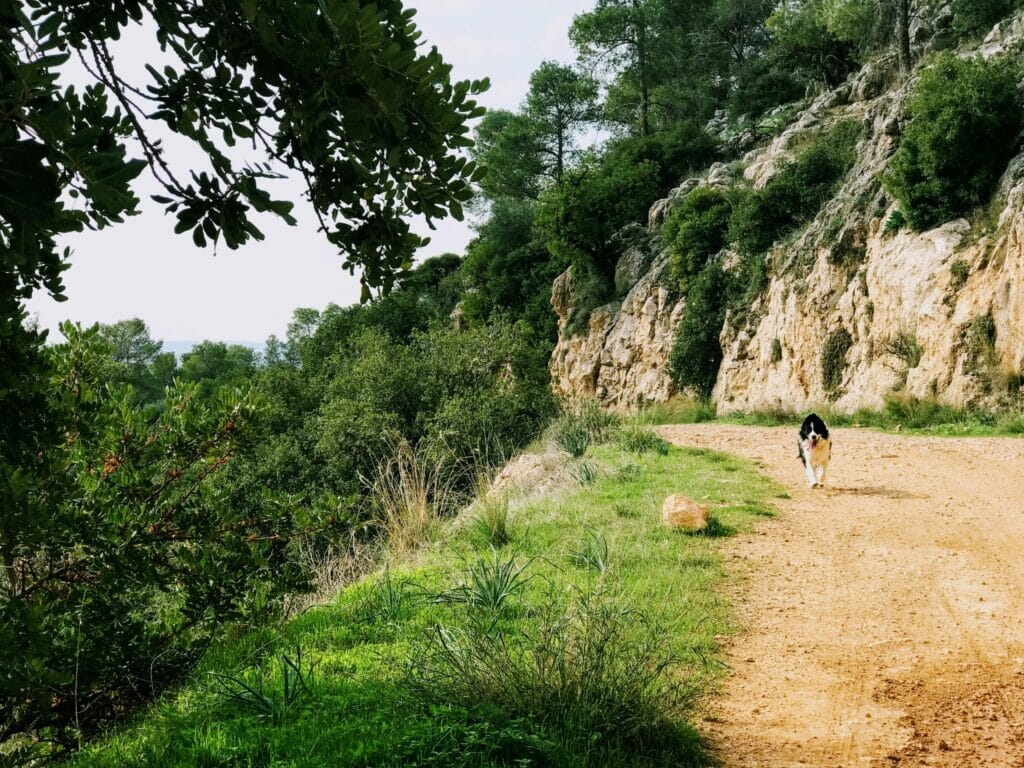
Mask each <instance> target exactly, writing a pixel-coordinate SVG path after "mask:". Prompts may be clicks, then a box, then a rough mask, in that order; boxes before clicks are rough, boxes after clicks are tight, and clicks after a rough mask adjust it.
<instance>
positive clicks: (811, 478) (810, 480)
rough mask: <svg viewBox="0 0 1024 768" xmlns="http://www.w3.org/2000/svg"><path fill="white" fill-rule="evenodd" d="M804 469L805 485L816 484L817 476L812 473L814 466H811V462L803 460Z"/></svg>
mask: <svg viewBox="0 0 1024 768" xmlns="http://www.w3.org/2000/svg"><path fill="white" fill-rule="evenodd" d="M804 469H805V470H806V471H807V487H808V488H813V487H814V486H816V485H817V484H818V478H817V476H816V475H815V474H814V467H812V466H811V462H810V461H808V460H806V459H805V460H804Z"/></svg>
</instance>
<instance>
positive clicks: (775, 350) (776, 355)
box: [770, 339, 782, 363]
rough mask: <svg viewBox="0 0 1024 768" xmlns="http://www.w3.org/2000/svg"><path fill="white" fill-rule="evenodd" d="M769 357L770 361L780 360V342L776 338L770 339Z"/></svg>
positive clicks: (776, 361)
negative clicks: (770, 351) (770, 350)
mask: <svg viewBox="0 0 1024 768" xmlns="http://www.w3.org/2000/svg"><path fill="white" fill-rule="evenodd" d="M770 359H771V361H772V363H778V362H781V361H782V342H781V341H779V340H778V339H772V353H771V358H770Z"/></svg>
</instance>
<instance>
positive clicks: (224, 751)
mask: <svg viewBox="0 0 1024 768" xmlns="http://www.w3.org/2000/svg"><path fill="white" fill-rule="evenodd" d="M635 442H636V441H632V443H631V444H635ZM642 447H643V446H641V448H642ZM581 461H582V462H585V463H586V465H587V466H588V469H587V470H586V471H582V472H579V473H578V477H580V478H582V481H581V482H582V483H584V484H580V485H578V486H576V487H575V488H573V489H570V490H567V491H566V492H565V493H563V494H561V495H558V496H555V497H547V498H543V499H541V500H538V501H534V502H531V503H525V504H522V505H520V506H516V505H515V504H512V505H511V506H509V505H507V504H505V503H504V502H501V501H498V502H490V503H483V502H481V503H480V504H478V506H477V508H476V509H475V510H470V511H469V512H467V513H466V515H464V517H463V519H460V520H457V521H454V522H453V523H452V524H451V526H450V527H449V528H448V529H447V530H446V531H445V536H444V539H443V541H439V542H436V543H434V544H432V545H430V546H428V548H427V549H426V550H424V551H423V552H421V553H420V554H419V555H418V556H417V557H416V558H415V562H414V564H413V565H411V566H407V567H405V568H403V569H398V568H397V567H393V569H392V570H391V571H389V572H387V573H384V574H378V575H377V576H375V577H372V578H369V579H366V580H364V581H363V582H361V583H359V584H357V585H355V586H353V587H351V588H349V589H347V590H345V591H343V592H342V593H341V594H340V596H339V597H338V599H337V600H336V601H335V602H334V603H333V604H331V605H328V606H325V607H320V608H315V609H311V610H309V611H307V612H306V613H304V614H302V615H301V616H299V617H298V618H296V619H295V620H293V621H291V622H290V623H289V624H287V625H286V626H284V627H282V628H280V629H278V630H274V631H270V630H267V631H263V632H259V633H255V634H250V635H246V636H244V637H242V638H239V639H238V640H237V641H236V642H234V643H231V644H228V645H226V646H223V647H220V648H216V649H213V650H211V652H210V653H209V654H208V655H207V657H206V659H205V660H204V662H203V663H202V665H201V666H200V668H199V669H198V670H197V672H196V674H195V675H193V677H192V680H191V682H190V683H189V684H187V685H185V686H184V687H183V688H182V689H181V690H179V691H178V692H176V693H175V694H173V695H169V696H166V697H164V698H163V700H161V701H160V702H159V703H158V704H157V705H155V706H154V707H152V708H151V709H150V711H148V712H146V713H144V714H143V715H141V716H140V717H139V718H138V719H137V721H136V722H135V723H134V724H133V725H131V726H129V727H127V728H124V729H122V730H119V731H118V732H115V733H112V734H110V735H108V736H107V738H105V739H104V740H102V741H100V742H98V743H96V744H94V745H92V746H89V747H87V748H86V749H85V750H84V751H83V752H82V753H80V754H79V756H78V757H77V758H76V759H75V760H74V761H73V764H74V765H76V766H89V767H99V766H124V765H133V766H229V765H230V766H310V767H312V766H323V765H331V766H371V765H372V766H392V765H393V766H414V765H419V766H497V765H513V764H514V765H558V766H595V765H622V766H648V765H650V766H653V765H663V764H672V765H680V766H700V765H705V764H707V762H708V761H707V757H706V755H705V754H704V752H703V749H702V746H701V743H700V740H699V739H698V738H697V736H696V734H695V732H694V731H693V730H692V729H691V728H690V727H689V726H687V725H686V720H687V717H688V715H689V714H690V713H692V711H693V707H694V706H695V704H696V702H697V700H698V697H699V695H700V694H701V693H702V692H704V691H706V690H708V688H709V687H711V686H713V685H714V681H715V680H716V679H717V678H718V676H719V675H720V674H721V669H720V666H719V665H718V664H717V663H716V656H717V653H718V641H719V638H720V637H721V636H722V635H724V634H726V633H728V632H729V631H730V630H731V629H732V625H731V622H730V615H729V606H728V604H727V601H726V600H725V598H724V597H723V595H722V590H721V587H722V586H723V583H724V580H725V578H726V573H725V571H724V568H723V563H722V558H721V555H720V553H719V549H720V538H719V537H721V536H725V535H728V534H729V533H731V532H733V531H736V530H742V529H745V528H747V527H749V526H751V525H752V524H753V522H754V521H755V520H756V519H757V518H758V517H760V516H766V515H770V514H771V508H770V506H769V502H768V500H769V499H770V498H771V497H773V496H774V495H777V494H778V492H779V489H778V488H777V487H775V486H773V485H772V484H771V483H770V481H768V480H766V479H764V478H762V477H761V476H759V475H757V474H756V472H755V471H754V470H753V468H752V467H751V466H750V465H749V464H746V463H744V462H742V461H740V460H738V459H734V458H731V457H728V456H724V455H721V454H716V453H711V452H707V451H701V450H683V449H678V448H671V449H668V450H667V451H666V452H665V453H662V452H661V450H660V449H659V448H658V446H654V449H652V450H649V451H647V452H643V453H637V452H636V451H635V450H633V451H631V450H628V449H627V448H623V447H617V446H612V445H603V446H598V447H596V448H591V450H590V451H589V452H587V454H586V456H585V457H584V458H583V459H582V460H581ZM675 492H679V493H685V494H687V495H689V496H691V497H693V498H695V499H698V500H701V501H703V502H705V503H708V504H709V505H711V506H712V514H713V524H712V525H711V526H709V529H708V533H704V534H700V535H687V534H683V533H679V532H674V531H670V530H667V529H665V528H664V527H662V525H661V524H660V507H661V502H662V500H663V499H664V497H665V496H666V495H667V494H669V493H675Z"/></svg>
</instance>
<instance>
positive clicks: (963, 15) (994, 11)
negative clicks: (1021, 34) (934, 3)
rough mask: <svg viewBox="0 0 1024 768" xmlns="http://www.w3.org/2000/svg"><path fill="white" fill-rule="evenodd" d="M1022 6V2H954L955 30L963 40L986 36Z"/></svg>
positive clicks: (982, 0) (962, 0)
mask: <svg viewBox="0 0 1024 768" xmlns="http://www.w3.org/2000/svg"><path fill="white" fill-rule="evenodd" d="M1021 5H1022V3H1021V2H1020V0H953V29H954V30H955V31H956V33H957V34H958V35H959V36H960V37H961V38H964V37H972V36H974V35H981V34H984V33H985V32H988V31H989V30H990V29H991V28H992V27H993V25H995V24H996V22H998V21H1000V20H1002V19H1004V18H1006V17H1007V16H1009V15H1010V14H1011V13H1013V11H1015V10H1016V9H1018V8H1020V7H1021Z"/></svg>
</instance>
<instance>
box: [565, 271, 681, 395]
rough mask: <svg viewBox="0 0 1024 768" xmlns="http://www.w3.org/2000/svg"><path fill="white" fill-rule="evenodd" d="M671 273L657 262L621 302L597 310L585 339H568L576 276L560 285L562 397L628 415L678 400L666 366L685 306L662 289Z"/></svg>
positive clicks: (570, 274) (569, 275)
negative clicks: (663, 280)
mask: <svg viewBox="0 0 1024 768" xmlns="http://www.w3.org/2000/svg"><path fill="white" fill-rule="evenodd" d="M665 269H666V264H665V260H664V259H663V258H659V259H657V260H656V261H655V263H654V265H653V266H652V268H651V269H650V270H649V271H648V272H647V273H646V274H645V275H644V276H643V277H641V278H640V280H639V282H637V283H636V285H634V286H633V287H632V288H631V289H630V290H629V292H628V293H627V294H626V296H625V298H624V299H623V300H622V301H621V302H615V303H612V304H607V305H605V306H603V307H598V308H597V309H596V310H594V312H593V313H592V314H591V315H590V323H589V327H588V329H587V332H586V333H585V334H582V335H579V336H568V335H566V334H565V333H564V330H565V326H566V323H567V322H568V319H569V315H570V312H571V310H572V299H573V289H572V271H571V270H570V271H568V272H565V273H564V274H562V275H560V276H559V277H558V278H557V279H556V280H555V284H554V287H553V289H552V292H551V303H552V305H553V306H554V308H555V312H556V313H557V314H558V325H559V328H560V330H561V331H562V333H561V335H560V338H559V341H558V345H557V346H556V347H555V351H554V353H553V354H552V356H551V363H550V368H551V379H552V383H553V386H554V389H555V393H556V394H558V395H559V396H561V397H563V398H573V397H596V398H597V399H598V400H599V401H600V402H601V403H602V404H603V405H605V406H607V407H609V408H612V409H614V410H618V411H623V412H626V411H631V410H633V409H635V408H636V407H637V406H638V405H639V404H642V403H644V402H658V403H660V402H664V401H665V400H667V399H668V398H669V397H671V396H672V394H673V393H674V391H675V389H674V387H673V384H672V380H671V378H670V377H669V375H668V372H667V370H666V364H667V361H668V356H669V353H670V352H671V351H672V342H673V339H674V338H675V329H676V327H677V326H678V325H679V321H680V319H681V318H682V313H683V306H684V302H679V301H674V300H673V299H672V298H671V296H670V295H669V292H668V290H667V289H666V288H665V287H664V286H663V285H661V282H660V279H659V278H660V275H661V274H662V273H663V272H664V271H665Z"/></svg>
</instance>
